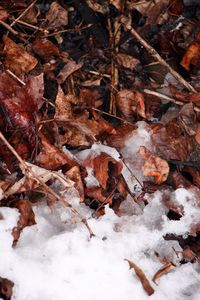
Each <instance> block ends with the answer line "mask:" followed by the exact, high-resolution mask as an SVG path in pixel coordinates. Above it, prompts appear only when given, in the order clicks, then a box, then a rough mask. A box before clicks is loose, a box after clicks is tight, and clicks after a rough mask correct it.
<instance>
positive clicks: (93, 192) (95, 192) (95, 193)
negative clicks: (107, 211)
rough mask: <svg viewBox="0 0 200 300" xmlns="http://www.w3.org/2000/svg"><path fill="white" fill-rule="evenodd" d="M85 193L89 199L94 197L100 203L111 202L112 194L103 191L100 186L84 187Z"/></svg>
mask: <svg viewBox="0 0 200 300" xmlns="http://www.w3.org/2000/svg"><path fill="white" fill-rule="evenodd" d="M104 194H105V195H104ZM106 194H108V195H106ZM85 195H86V196H87V197H89V198H91V199H95V200H97V201H99V202H100V203H103V204H112V197H113V195H110V194H109V193H106V192H105V191H103V189H102V188H101V187H98V186H95V187H90V188H85Z"/></svg>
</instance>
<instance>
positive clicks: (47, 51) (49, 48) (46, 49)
mask: <svg viewBox="0 0 200 300" xmlns="http://www.w3.org/2000/svg"><path fill="white" fill-rule="evenodd" d="M32 49H33V51H34V52H35V53H36V54H37V55H39V56H40V57H41V58H43V59H45V60H46V61H48V60H50V58H51V57H53V56H55V57H56V56H59V54H60V51H59V49H58V48H57V47H56V46H55V45H54V44H53V43H52V42H51V41H49V40H47V39H42V38H37V39H36V40H35V41H34V43H33V46H32Z"/></svg>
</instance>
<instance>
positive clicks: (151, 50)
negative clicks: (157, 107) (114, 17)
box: [121, 17, 197, 93]
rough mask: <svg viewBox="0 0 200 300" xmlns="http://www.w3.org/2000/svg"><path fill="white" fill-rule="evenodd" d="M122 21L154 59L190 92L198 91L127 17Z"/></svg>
mask: <svg viewBox="0 0 200 300" xmlns="http://www.w3.org/2000/svg"><path fill="white" fill-rule="evenodd" d="M121 22H122V24H123V25H124V27H125V29H126V30H128V31H130V33H131V34H132V35H133V36H134V37H135V38H136V39H137V40H138V41H139V42H140V43H141V44H142V45H143V46H144V48H145V49H146V50H147V51H148V52H149V54H150V55H152V56H153V58H154V59H156V60H157V61H159V63H160V64H161V65H163V66H164V67H166V68H167V69H168V71H169V72H170V73H171V74H172V75H173V76H174V78H176V80H177V81H178V82H180V83H181V84H182V85H183V86H184V87H185V88H187V89H188V90H189V91H190V92H193V93H197V91H196V90H195V88H194V87H193V86H192V85H191V84H190V83H188V82H187V81H186V80H185V79H184V78H183V77H182V76H181V75H180V74H179V73H178V72H176V71H175V70H174V69H173V68H172V67H171V66H170V65H169V64H168V63H167V62H166V61H165V60H164V59H163V58H162V57H161V56H160V54H159V53H158V52H157V51H156V50H155V49H154V48H153V47H152V46H151V45H149V44H148V43H147V42H146V41H145V40H144V39H143V38H142V37H141V35H140V34H139V33H138V32H137V31H136V30H135V29H134V28H133V27H132V26H131V25H130V24H129V22H128V21H127V18H126V17H122V18H121Z"/></svg>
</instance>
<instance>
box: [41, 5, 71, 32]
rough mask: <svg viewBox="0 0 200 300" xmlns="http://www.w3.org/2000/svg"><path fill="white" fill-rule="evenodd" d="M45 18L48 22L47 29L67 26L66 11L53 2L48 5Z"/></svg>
mask: <svg viewBox="0 0 200 300" xmlns="http://www.w3.org/2000/svg"><path fill="white" fill-rule="evenodd" d="M46 18H47V20H48V21H49V24H48V29H51V30H53V29H57V28H59V27H61V26H65V25H67V24H68V11H67V10H65V9H64V8H63V7H62V6H61V5H60V4H58V3H57V2H56V1H54V2H52V3H51V5H50V9H49V11H48V12H47V14H46Z"/></svg>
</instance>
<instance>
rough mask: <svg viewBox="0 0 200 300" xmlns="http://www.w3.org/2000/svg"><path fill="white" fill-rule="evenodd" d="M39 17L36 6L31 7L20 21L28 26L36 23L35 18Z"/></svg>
mask: <svg viewBox="0 0 200 300" xmlns="http://www.w3.org/2000/svg"><path fill="white" fill-rule="evenodd" d="M39 15H40V10H39V8H38V6H37V5H33V6H32V7H30V8H29V10H28V11H27V12H26V13H25V15H23V16H22V17H21V20H22V21H24V22H26V23H28V24H35V23H37V21H38V20H37V17H38V16H39Z"/></svg>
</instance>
